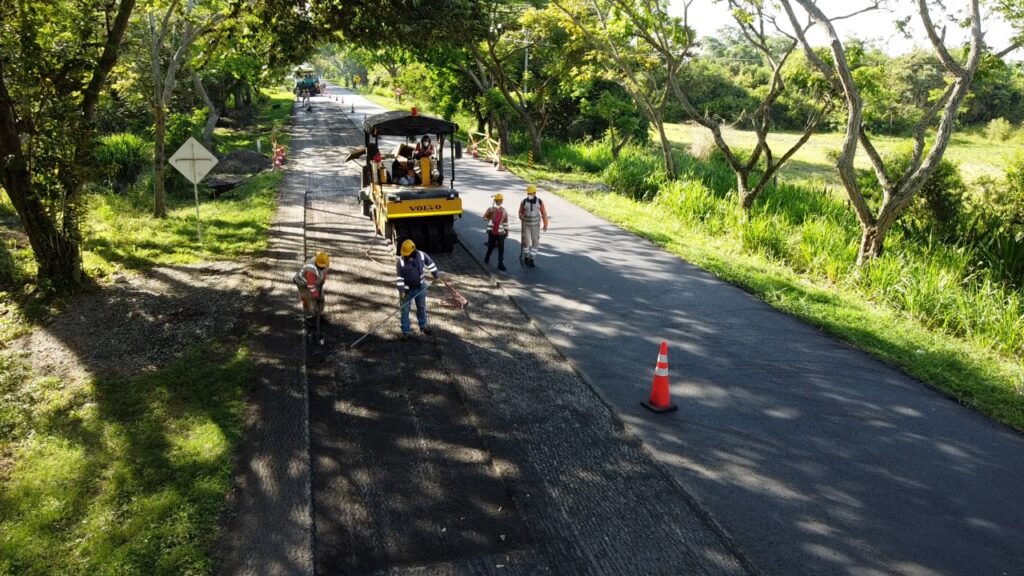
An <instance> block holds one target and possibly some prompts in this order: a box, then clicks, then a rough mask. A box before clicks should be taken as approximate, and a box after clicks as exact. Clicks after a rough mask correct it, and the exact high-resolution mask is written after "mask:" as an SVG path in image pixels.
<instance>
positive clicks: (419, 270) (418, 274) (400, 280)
mask: <svg viewBox="0 0 1024 576" xmlns="http://www.w3.org/2000/svg"><path fill="white" fill-rule="evenodd" d="M395 268H396V270H397V271H398V274H397V278H396V279H395V282H396V283H397V285H398V291H399V292H404V291H406V290H419V289H420V288H421V287H422V286H423V280H422V278H423V272H424V270H426V271H427V272H430V274H432V275H433V276H434V278H437V277H439V276H440V275H441V273H440V272H438V271H437V265H436V264H434V260H433V259H432V258H431V257H430V256H429V255H428V254H427V253H426V252H423V251H422V250H417V251H415V252H413V253H412V257H411V258H409V259H408V260H406V259H405V258H403V257H399V258H398V264H397V265H396V266H395Z"/></svg>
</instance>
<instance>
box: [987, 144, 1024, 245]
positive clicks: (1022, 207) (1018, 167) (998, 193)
mask: <svg viewBox="0 0 1024 576" xmlns="http://www.w3.org/2000/svg"><path fill="white" fill-rule="evenodd" d="M985 203H986V207H988V208H991V209H992V211H993V212H994V213H995V214H996V215H998V217H999V218H1000V219H1002V220H1003V221H1005V222H1006V223H1007V225H1008V227H1009V228H1011V229H1013V231H1014V232H1015V233H1016V234H1015V235H1024V154H1020V153H1018V154H1017V155H1016V156H1015V157H1014V158H1013V159H1011V160H1010V161H1009V162H1008V163H1007V166H1006V186H1005V187H1003V188H996V189H994V190H989V197H988V198H986V199H985Z"/></svg>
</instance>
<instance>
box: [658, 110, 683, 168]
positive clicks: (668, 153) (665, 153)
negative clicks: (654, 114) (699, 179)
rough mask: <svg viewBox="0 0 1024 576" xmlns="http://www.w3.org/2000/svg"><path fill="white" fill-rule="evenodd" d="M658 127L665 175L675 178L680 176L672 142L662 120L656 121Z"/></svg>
mask: <svg viewBox="0 0 1024 576" xmlns="http://www.w3.org/2000/svg"><path fill="white" fill-rule="evenodd" d="M656 126H657V128H658V138H659V139H660V140H661V157H662V162H664V164H665V175H666V176H668V179H669V180H675V179H676V178H677V177H678V173H677V171H676V159H675V156H673V155H672V143H671V142H669V140H668V136H667V135H666V134H665V125H664V124H663V123H661V122H658V123H656Z"/></svg>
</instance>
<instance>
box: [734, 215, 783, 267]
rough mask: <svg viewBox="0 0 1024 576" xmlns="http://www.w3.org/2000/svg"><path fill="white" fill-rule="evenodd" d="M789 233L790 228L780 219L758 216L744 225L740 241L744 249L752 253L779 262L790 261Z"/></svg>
mask: <svg viewBox="0 0 1024 576" xmlns="http://www.w3.org/2000/svg"><path fill="white" fill-rule="evenodd" d="M789 231H790V228H789V226H787V225H786V224H785V222H783V221H781V220H780V219H779V218H777V217H774V216H765V215H757V216H753V217H751V218H750V219H748V220H747V221H746V222H744V223H743V225H742V228H741V229H740V239H741V240H742V242H743V248H744V249H746V250H748V251H750V252H760V253H761V254H764V255H765V256H768V257H769V258H775V259H777V260H790V259H791V253H790V248H789V240H788V236H789Z"/></svg>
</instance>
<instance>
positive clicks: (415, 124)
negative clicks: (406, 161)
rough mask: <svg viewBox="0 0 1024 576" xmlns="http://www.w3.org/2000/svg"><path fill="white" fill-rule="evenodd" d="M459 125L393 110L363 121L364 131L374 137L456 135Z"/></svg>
mask: <svg viewBox="0 0 1024 576" xmlns="http://www.w3.org/2000/svg"><path fill="white" fill-rule="evenodd" d="M458 129H459V125H458V124H456V123H454V122H449V121H447V120H445V119H443V118H434V117H432V116H423V115H422V114H421V115H417V116H413V115H412V114H410V113H409V112H407V111H404V110H393V111H391V112H385V113H383V114H377V115H376V116H370V117H368V118H367V119H366V120H363V130H364V131H365V132H366V133H367V134H371V135H373V136H419V135H420V134H454V133H455V132H456V131H457V130H458Z"/></svg>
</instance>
